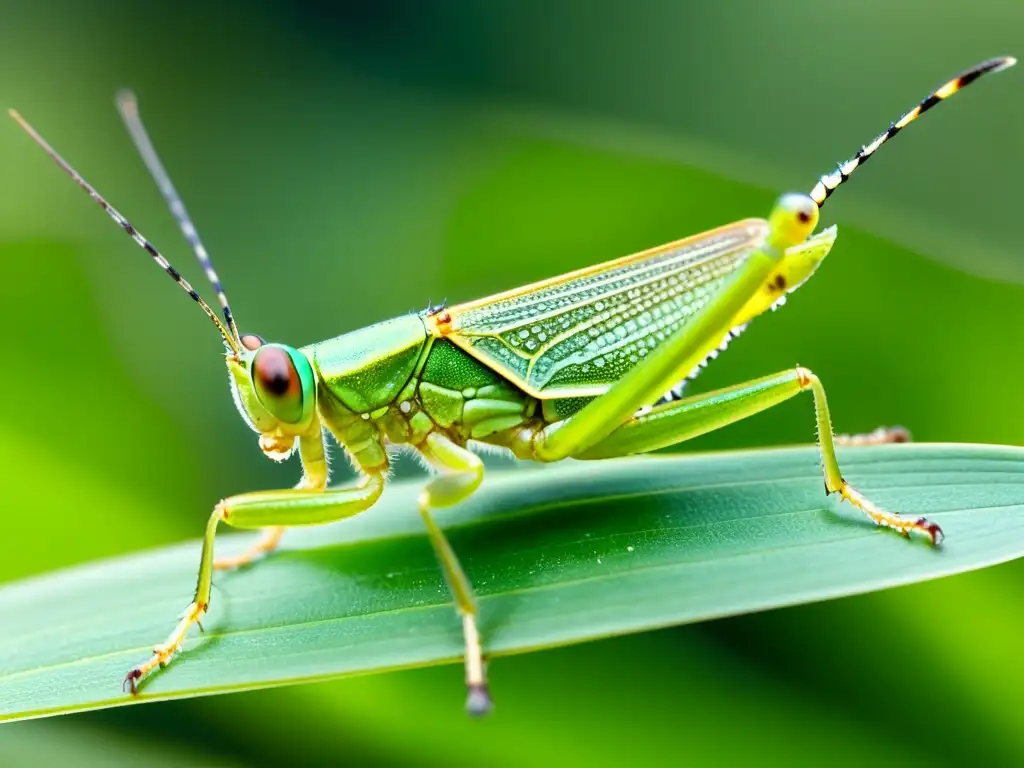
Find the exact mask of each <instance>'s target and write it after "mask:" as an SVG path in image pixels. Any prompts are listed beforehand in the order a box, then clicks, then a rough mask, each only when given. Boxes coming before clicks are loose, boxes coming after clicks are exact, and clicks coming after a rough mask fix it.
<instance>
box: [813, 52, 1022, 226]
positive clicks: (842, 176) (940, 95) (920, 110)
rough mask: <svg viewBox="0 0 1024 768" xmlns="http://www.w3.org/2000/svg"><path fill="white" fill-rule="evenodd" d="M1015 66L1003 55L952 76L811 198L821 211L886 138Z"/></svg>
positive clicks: (827, 179)
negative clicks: (986, 76)
mask: <svg viewBox="0 0 1024 768" xmlns="http://www.w3.org/2000/svg"><path fill="white" fill-rule="evenodd" d="M1016 63H1017V60H1016V59H1015V58H1013V57H1012V56H1003V57H1001V58H998V59H989V60H988V61H983V62H982V63H981V64H978V65H977V66H975V67H972V68H971V69H968V70H967V71H966V72H961V73H960V74H959V75H957V76H956V77H954V78H953V79H952V80H950V81H949V82H947V83H944V84H943V85H941V86H939V87H938V88H936V89H935V90H934V91H932V93H931V94H929V95H928V97H927V98H925V99H924V100H922V101H921V103H920V104H918V105H917V106H916V107H914V108H913V109H912V110H910V111H909V112H907V113H906V114H905V115H903V117H901V118H900V119H899V120H897V121H896V122H895V123H893V124H892V125H890V126H889V127H888V129H886V131H885V132H884V133H882V134H880V135H879V136H878V137H877V138H876V139H875V140H874V141H872V142H871V143H870V144H868V145H866V146H863V147H861V148H860V149H859V150H858V151H857V154H855V155H854V156H853V157H851V158H850V159H849V160H847V161H846V162H845V163H840V164H839V166H838V167H837V168H836V170H834V171H832V173H827V174H825V175H824V176H822V177H821V178H820V179H819V180H818V183H817V184H815V185H814V189H812V190H811V199H812V200H814V202H816V203H817V204H818V208H821V207H822V206H823V205H824V204H825V201H826V200H828V197H829V195H831V194H832V193H833V192H835V191H836V188H837V187H838V186H839V185H840V184H842V183H843V182H844V181H846V180H847V179H848V178H850V176H851V174H853V172H854V171H855V170H857V169H858V168H860V166H862V165H864V163H866V162H867V161H868V160H870V159H871V156H872V155H873V154H875V152H877V151H878V148H879V147H881V146H882V145H883V144H885V143H886V142H887V141H889V139H891V138H892V137H893V136H895V135H896V134H897V133H899V132H900V131H902V130H903V129H904V128H906V127H907V126H908V125H910V124H911V123H912V122H914V121H915V120H917V118H919V117H920V116H921V115H923V114H924V113H925V112H927V111H928V110H929V109H931V108H932V107H934V106H935V105H936V104H938V103H939V102H940V101H943V100H945V99H948V98H949V97H950V96H952V95H953V94H954V93H956V92H957V91H959V90H961V89H962V88H965V87H966V86H968V85H970V84H971V83H973V82H974V81H975V80H977V79H978V78H979V77H981V76H982V75H984V74H987V73H989V72H1001V71H1003V70H1004V69H1008V68H1009V67H1012V66H1013V65H1014V64H1016Z"/></svg>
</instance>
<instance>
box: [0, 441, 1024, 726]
mask: <svg viewBox="0 0 1024 768" xmlns="http://www.w3.org/2000/svg"><path fill="white" fill-rule="evenodd" d="M841 461H842V464H843V467H844V471H845V472H846V474H847V477H849V478H850V479H851V481H852V482H854V483H856V484H858V485H859V486H860V487H861V489H862V490H864V491H865V492H867V493H868V494H869V495H870V496H871V497H872V498H873V499H875V500H876V501H877V502H879V503H880V504H882V505H884V506H887V507H889V508H891V509H895V510H898V511H901V512H904V513H907V514H925V513H927V514H928V516H929V517H931V518H932V519H935V520H936V521H937V522H939V523H940V524H941V525H942V526H943V528H944V529H945V530H946V533H947V536H948V538H947V542H946V545H945V546H944V547H943V548H942V549H941V550H937V551H936V550H932V549H930V548H929V547H927V546H926V545H924V544H923V543H921V542H915V543H914V544H908V543H907V542H904V541H901V540H900V539H899V538H898V537H896V536H894V535H892V534H891V533H888V532H884V531H878V530H876V529H874V528H872V527H871V526H870V525H868V524H866V523H865V522H864V521H862V520H861V519H860V518H859V517H858V516H857V515H856V513H855V512H851V511H850V509H849V507H846V506H845V505H844V508H843V509H839V508H837V505H836V504H834V503H830V502H827V501H825V499H824V495H823V492H822V488H821V476H820V472H819V469H818V463H817V456H816V451H815V449H813V448H796V449H784V450H771V451H741V452H729V453H717V454H706V455H697V456H685V457H684V456H658V457H637V458H631V459H623V460H618V461H614V462H570V463H567V464H564V465H557V466H554V467H550V468H544V469H542V470H526V471H507V472H498V473H494V474H493V475H492V476H491V477H489V478H488V480H487V482H486V483H485V486H484V490H482V491H481V493H479V494H478V495H477V496H476V497H474V498H473V499H472V500H470V501H469V502H467V503H465V504H463V505H461V506H459V507H456V508H453V509H451V510H447V511H445V514H443V515H439V521H440V522H441V523H442V525H444V526H445V528H446V530H447V531H448V533H449V537H450V539H451V541H452V545H453V546H454V547H455V549H456V551H457V552H459V554H460V556H461V558H462V560H463V565H464V566H465V568H466V571H467V573H468V575H469V576H470V578H471V580H472V581H473V582H474V584H475V585H476V588H477V590H478V594H479V596H480V604H481V629H482V632H483V634H484V638H485V643H486V647H487V650H488V653H489V654H490V655H491V656H500V655H504V654H507V653H515V652H523V651H527V650H532V649H536V648H543V647H550V646H556V645H563V644H567V643H571V642H579V641H583V640H588V639H593V638H597V637H604V636H609V635H616V634H623V633H627V632H635V631H640V630H644V629H650V628H654V627H661V626H669V625H674V624H681V623H687V622H692V621H700V620H705V619H709V618H715V617H719V616H726V615H732V614H736V613H744V612H750V611H756V610H766V609H770V608H775V607H781V606H785V605H795V604H798V603H806V602H811V601H817V600H823V599H830V598H836V597H841V596H843V595H849V594H857V593H861V592H866V591H871V590H874V589H881V588H886V587H891V586H897V585H900V584H907V583H911V582H914V581H919V580H922V579H928V578H936V577H939V576H944V575H950V574H953V573H958V572H961V571H964V570H970V569H974V568H979V567H983V566H986V565H992V564H995V563H998V562H1003V561H1006V560H1010V559H1013V558H1016V557H1019V556H1021V555H1022V554H1024V514H1022V512H1024V450H1022V449H1017V448H1008V447H1001V446H970V445H910V446H885V447H877V448H861V449H846V450H844V451H843V453H842V455H841ZM419 487H420V484H419V483H416V482H408V483H397V484H396V485H395V486H394V487H392V488H391V489H389V493H388V494H386V495H385V497H384V499H383V500H382V502H381V504H380V506H379V508H377V509H376V510H375V513H374V514H370V515H364V516H361V517H358V518H355V519H353V520H350V521H346V522H344V523H341V524H337V525H333V526H327V527H322V528H310V529H300V530H296V531H293V532H290V534H289V537H288V538H287V540H286V546H285V548H284V549H283V551H281V552H279V553H277V554H275V555H274V556H273V557H271V558H269V559H268V560H267V561H265V562H262V563H260V564H258V566H256V567H253V568H251V569H247V570H243V571H240V572H237V573H230V574H222V575H220V576H218V578H217V582H216V587H215V593H214V598H213V602H212V605H211V613H210V616H209V620H208V621H206V622H204V625H205V626H206V628H207V632H206V633H205V635H203V636H201V637H193V638H190V640H189V641H188V643H187V644H186V651H185V653H183V654H181V655H179V656H178V657H177V658H176V659H175V661H174V662H173V664H172V665H171V667H170V668H169V669H168V670H165V671H163V672H161V673H159V674H157V675H156V676H154V677H153V678H152V679H151V680H150V681H148V682H147V684H146V686H145V687H144V688H143V689H142V695H141V696H140V697H139V698H138V699H135V700H134V701H147V700H161V699H166V698H176V697H180V696H189V695H197V694H204V693H217V692H226V691H233V690H244V689H249V688H253V687H264V686H269V685H283V684H288V683H293V682H301V681H310V680H316V679H324V678H328V677H336V676H340V675H345V674H357V673H366V672H369V671H375V670H383V669H396V668H402V667H409V666H420V665H424V664H433V663H446V662H454V661H457V660H458V659H459V658H460V654H461V636H460V633H459V624H458V622H457V621H456V619H455V616H454V612H453V609H452V606H451V601H450V598H449V597H448V593H447V589H446V587H445V586H444V582H443V579H442V577H441V574H440V572H439V570H438V568H437V566H436V563H435V561H434V556H433V553H432V552H431V550H430V548H429V545H428V543H427V541H426V538H425V535H424V534H423V533H422V530H421V528H420V525H421V524H420V521H419V519H418V515H417V514H416V512H415V495H416V493H417V492H418V490H419ZM247 541H248V539H247V537H242V536H238V537H232V538H230V539H229V538H227V537H225V540H223V541H220V542H219V545H221V548H222V549H223V545H225V544H229V545H230V546H231V547H233V548H237V547H241V546H244V544H245V543H246V542H247ZM198 551H199V547H198V542H190V543H188V544H184V545H179V546H175V547H170V548H166V549H162V550H156V551H153V552H145V553H141V554H138V555H133V556H131V557H127V558H119V559H116V560H110V561H104V562H101V563H98V564H93V565H88V566H84V567H81V568H76V569H71V570H69V571H62V572H59V573H57V574H52V575H49V576H44V577H41V578H36V579H32V580H29V581H25V582H20V583H16V584H12V585H9V586H6V587H4V588H3V589H0V616H3V617H4V633H3V636H2V637H0V720H7V719H20V718H24V717H36V716H42V715H46V714H53V713H57V712H66V711H78V710H83V709H93V708H97V707H107V706H115V705H118V704H123V703H130V702H131V701H133V700H130V699H128V698H127V697H123V696H121V695H120V691H119V689H118V683H119V681H120V678H121V676H123V674H124V673H125V672H126V671H127V670H128V669H129V668H130V667H131V666H132V665H133V664H135V663H137V662H138V661H140V660H141V659H142V658H145V655H146V654H147V653H148V650H149V648H151V647H152V645H153V644H154V643H155V642H158V641H160V640H161V639H162V638H163V637H164V636H165V635H166V633H167V632H168V631H169V629H170V627H171V625H172V623H173V620H174V618H175V617H176V616H177V615H178V613H179V612H180V610H181V609H182V608H183V607H184V605H185V604H186V603H187V601H188V597H189V595H190V593H191V587H192V585H193V584H194V578H195V569H196V565H197V559H198ZM695 586H696V587H697V588H694V587H695ZM55 626H59V628H60V632H59V633H58V632H55ZM458 679H459V676H458V675H456V674H453V683H452V684H453V685H458V684H459V683H458Z"/></svg>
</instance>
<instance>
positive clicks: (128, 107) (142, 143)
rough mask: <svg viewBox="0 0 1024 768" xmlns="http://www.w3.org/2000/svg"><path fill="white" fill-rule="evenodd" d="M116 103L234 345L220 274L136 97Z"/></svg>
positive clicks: (127, 95)
mask: <svg viewBox="0 0 1024 768" xmlns="http://www.w3.org/2000/svg"><path fill="white" fill-rule="evenodd" d="M116 102H117V109H118V111H119V112H120V113H121V118H122V119H123V120H124V124H125V126H126V127H127V128H128V132H129V133H130V134H131V137H132V141H133V142H135V148H136V149H137V150H138V151H139V154H140V155H141V156H142V160H143V162H144V163H145V164H146V168H148V169H149V173H150V175H151V176H152V177H153V180H154V181H155V182H156V184H157V186H158V187H159V188H160V194H161V195H163V197H164V201H165V202H166V203H167V206H168V207H169V208H170V209H171V214H172V215H173V216H174V220H175V221H177V222H178V228H179V229H180V230H181V234H183V235H184V236H185V239H186V240H188V244H189V245H190V246H192V253H194V254H195V255H196V259H198V261H199V264H200V265H201V266H202V267H203V271H205V272H206V278H207V279H208V280H209V281H210V284H211V285H212V286H213V290H214V291H215V292H216V293H217V300H218V301H219V302H220V306H221V309H223V310H224V322H225V324H226V325H227V327H228V331H230V333H231V336H232V338H234V340H235V341H236V342H237V343H238V344H241V338H240V337H239V335H238V328H237V327H236V326H235V320H234V317H233V316H232V313H231V307H230V306H228V296H227V294H226V293H225V292H224V286H223V285H222V284H221V282H220V277H218V276H217V271H216V270H215V269H214V268H213V262H212V261H211V260H210V255H209V254H208V253H207V251H206V247H205V246H204V245H203V243H202V241H201V240H200V239H199V233H198V232H197V231H196V227H195V225H194V224H193V223H192V219H191V217H190V216H189V215H188V211H186V210H185V204H184V203H183V202H182V201H181V197H180V196H179V195H178V192H177V190H176V189H175V188H174V184H172V183H171V178H170V176H168V175H167V171H166V170H164V166H163V163H161V162H160V157H159V156H158V155H157V153H156V149H154V147H153V142H152V141H150V139H149V134H148V133H147V132H146V127H145V125H143V123H142V118H141V117H139V102H138V99H136V98H135V94H134V93H132V92H131V91H128V90H121V91H118V93H117V98H116Z"/></svg>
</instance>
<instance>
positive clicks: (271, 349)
mask: <svg viewBox="0 0 1024 768" xmlns="http://www.w3.org/2000/svg"><path fill="white" fill-rule="evenodd" d="M241 342H242V347H243V349H242V350H241V354H240V355H239V357H238V358H237V359H235V358H233V357H230V356H229V357H228V359H227V365H228V373H229V374H230V375H229V380H230V382H231V393H232V395H233V396H234V399H235V406H236V407H237V408H238V412H239V413H240V414H241V415H242V418H243V419H244V420H245V421H246V423H247V424H248V425H249V426H250V427H251V428H252V429H253V431H255V432H259V433H260V449H261V450H262V451H263V453H264V454H266V455H267V457H268V458H270V459H273V460H274V461H283V460H284V459H286V458H288V456H289V455H291V452H292V449H293V448H294V446H295V439H296V437H298V436H299V435H300V434H302V433H303V432H305V431H307V430H308V429H309V426H310V423H311V421H312V419H313V414H314V412H315V411H316V376H315V375H314V373H313V366H312V365H311V364H310V362H309V359H308V358H307V357H306V356H305V355H303V354H302V353H301V352H300V351H299V350H297V349H295V348H294V347H289V346H286V345H284V344H268V343H266V342H265V341H264V340H263V339H262V338H260V337H259V336H256V335H255V334H246V335H244V336H242V337H241Z"/></svg>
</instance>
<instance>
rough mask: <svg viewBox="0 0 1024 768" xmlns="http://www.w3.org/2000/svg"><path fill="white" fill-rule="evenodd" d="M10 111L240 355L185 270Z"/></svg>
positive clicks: (230, 337) (229, 347)
mask: <svg viewBox="0 0 1024 768" xmlns="http://www.w3.org/2000/svg"><path fill="white" fill-rule="evenodd" d="M8 113H9V114H10V116H11V117H13V118H14V120H15V121H16V122H17V123H18V125H20V126H21V127H22V128H23V129H24V130H25V132H26V133H27V134H28V135H29V136H31V137H32V139H33V140H34V141H35V142H36V144H38V145H39V146H40V147H42V148H43V150H44V151H45V152H46V154H48V155H49V156H50V157H51V158H52V159H53V161H54V162H55V163H57V165H59V166H60V167H61V168H62V169H63V170H64V172H65V173H66V174H67V175H68V176H70V177H71V178H72V179H74V180H75V181H76V182H77V183H78V186H80V187H81V188H82V189H84V190H85V191H86V192H88V193H89V196H90V197H91V198H92V199H93V200H95V201H96V202H97V204H99V206H100V207H101V208H102V209H103V210H104V211H106V212H107V215H108V216H110V218H112V219H113V220H114V221H115V222H117V224H118V226H120V227H121V229H123V230H124V231H125V232H127V233H128V234H129V235H130V236H131V238H132V240H134V241H135V242H136V243H138V244H139V245H140V246H141V247H142V248H144V249H145V251H146V252H147V253H148V254H149V255H150V256H152V257H153V261H155V262H156V263H157V264H159V265H160V268H161V269H163V271H164V272H166V273H167V274H168V275H170V276H171V279H172V280H174V282H176V283H177V284H178V285H180V286H181V287H182V289H183V290H184V291H185V292H186V293H187V294H188V295H189V296H191V297H192V300H193V301H195V302H196V303H197V304H199V306H200V307H202V310H203V312H205V313H206V315H207V317H209V318H210V320H212V321H213V324H214V325H215V326H217V330H218V331H219V332H220V335H221V337H222V338H223V339H224V343H225V344H226V345H227V347H228V349H229V350H230V351H231V355H232V356H233V357H234V358H236V359H237V358H238V356H239V348H238V345H237V343H236V342H235V339H234V337H233V336H232V335H231V334H229V333H228V331H227V329H226V328H225V327H224V324H223V323H221V321H220V320H219V319H217V314H216V313H215V312H214V311H213V310H212V309H210V305H209V304H207V303H206V302H205V301H203V299H202V297H201V296H200V295H199V294H198V293H196V292H195V290H194V289H193V288H192V286H191V285H189V284H188V281H187V280H185V278H183V277H182V276H181V273H179V272H178V270H176V269H175V268H174V267H172V266H171V265H170V263H169V262H168V261H167V259H165V258H164V257H163V256H161V255H160V252H159V251H158V250H157V249H156V248H154V247H153V245H152V244H151V243H150V242H149V241H148V240H147V239H146V238H144V237H143V236H142V235H141V234H140V233H139V231H138V230H137V229H135V227H133V226H132V225H131V223H130V222H129V221H128V220H127V219H126V218H125V217H124V216H122V215H121V214H120V213H118V212H117V210H116V209H115V208H114V207H113V206H112V205H110V203H108V202H107V201H106V200H104V199H103V197H102V196H101V195H100V193H99V192H97V191H96V190H95V189H93V187H92V185H90V184H89V182H87V181H86V180H85V179H83V178H82V177H81V176H80V175H79V174H78V172H77V171H76V170H75V169H74V168H72V167H71V166H70V165H68V163H67V161H65V160H64V158H62V157H61V156H60V155H58V154H57V151H56V150H55V149H54V148H53V147H51V146H50V145H49V144H47V143H46V140H45V139H44V138H43V137H42V136H40V135H39V134H38V133H36V130H35V129H34V128H33V127H32V126H31V125H29V124H28V123H27V122H26V121H25V119H24V118H23V117H22V116H21V115H19V114H18V113H17V112H16V111H15V110H13V109H12V110H9V111H8Z"/></svg>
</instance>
